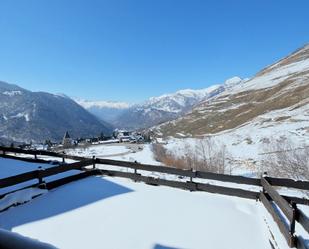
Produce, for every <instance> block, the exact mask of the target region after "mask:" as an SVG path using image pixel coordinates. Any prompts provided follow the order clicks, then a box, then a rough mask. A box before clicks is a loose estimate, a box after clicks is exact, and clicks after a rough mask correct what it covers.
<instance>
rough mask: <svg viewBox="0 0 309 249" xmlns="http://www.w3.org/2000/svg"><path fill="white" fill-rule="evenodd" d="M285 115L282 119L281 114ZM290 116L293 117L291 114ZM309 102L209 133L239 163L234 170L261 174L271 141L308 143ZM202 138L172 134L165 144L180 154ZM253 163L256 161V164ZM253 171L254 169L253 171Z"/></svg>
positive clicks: (238, 172) (196, 144) (234, 165)
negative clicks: (181, 136)
mask: <svg viewBox="0 0 309 249" xmlns="http://www.w3.org/2000/svg"><path fill="white" fill-rule="evenodd" d="M282 117H286V119H283V120H280V118H282ZM289 117H290V118H289ZM308 129H309V105H308V104H307V105H304V106H303V107H301V108H297V109H294V108H293V107H289V108H286V109H281V110H276V111H272V112H269V113H267V114H264V115H260V116H258V117H257V118H255V119H254V120H253V121H251V122H249V123H247V124H244V125H243V126H241V127H237V128H235V129H231V130H227V131H224V132H220V133H217V134H213V135H210V136H211V138H212V139H213V140H214V141H215V143H217V144H220V145H225V146H226V151H227V157H228V158H229V159H232V160H233V161H234V163H235V162H238V163H237V164H233V162H232V165H229V166H231V167H232V168H233V171H232V173H233V174H249V175H250V174H251V173H254V174H259V172H263V168H262V166H263V165H261V164H260V162H261V161H262V160H263V158H264V156H263V154H264V153H265V152H272V151H271V150H270V148H269V147H270V145H272V144H274V143H276V142H278V141H287V142H289V141H291V143H293V145H295V146H296V147H297V148H304V147H307V146H309V132H308ZM198 141H199V139H195V138H184V139H176V138H170V139H169V140H168V144H167V145H165V147H166V148H167V149H168V150H169V151H170V152H172V153H174V154H176V155H178V156H181V155H184V153H185V151H186V146H188V145H189V146H191V147H194V146H198ZM253 164H254V165H253ZM252 171H253V172H252Z"/></svg>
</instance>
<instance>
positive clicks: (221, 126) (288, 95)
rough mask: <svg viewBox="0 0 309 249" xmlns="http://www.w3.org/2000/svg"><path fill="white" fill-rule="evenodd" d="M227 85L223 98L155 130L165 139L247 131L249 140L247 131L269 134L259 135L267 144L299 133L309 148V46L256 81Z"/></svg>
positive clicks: (282, 61)
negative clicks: (273, 138)
mask: <svg viewBox="0 0 309 249" xmlns="http://www.w3.org/2000/svg"><path fill="white" fill-rule="evenodd" d="M225 84H226V85H228V86H229V87H226V90H225V91H223V92H222V93H220V94H218V95H216V96H215V97H213V98H211V99H208V100H206V101H203V102H201V103H199V104H198V105H196V106H195V107H194V108H193V109H192V111H190V112H188V113H187V114H186V115H184V116H182V117H180V118H178V119H176V120H174V121H170V122H167V123H164V124H162V125H160V126H157V127H155V129H154V130H155V131H156V132H157V134H159V135H160V136H165V137H166V136H177V134H178V135H181V136H182V137H184V136H199V135H204V134H219V133H222V132H231V133H233V134H238V133H239V132H240V130H242V132H240V133H241V134H246V135H245V136H249V137H250V134H249V133H248V132H245V131H250V133H251V136H254V134H258V133H260V134H264V135H265V134H266V135H265V136H266V137H265V139H264V137H262V136H256V138H257V139H258V140H261V141H264V140H265V141H266V140H267V139H266V138H267V134H277V133H278V132H276V131H280V132H281V133H280V132H279V133H280V134H281V135H282V136H283V137H284V136H285V135H284V134H285V133H286V132H287V133H290V134H296V137H299V138H301V140H302V141H303V142H305V141H304V138H306V139H307V143H308V141H309V45H306V46H304V47H302V48H301V49H299V50H297V51H295V52H294V53H292V54H290V55H289V56H287V57H285V58H283V59H282V60H280V61H278V62H276V63H275V64H273V65H271V66H268V67H266V68H265V69H263V70H261V71H260V72H259V73H257V74H256V76H255V77H253V78H251V79H247V80H244V81H239V80H237V79H236V78H235V79H233V80H229V81H227V82H226V83H225ZM276 127H277V128H276ZM273 128H274V129H273ZM272 129H273V131H271V130H272ZM238 131H239V132H238ZM279 133H278V134H277V136H278V137H280V136H281V135H280V134H279ZM297 134H298V135H297ZM240 137H241V136H240V135H239V134H238V138H239V139H240ZM285 137H287V136H285ZM244 139H245V138H244ZM306 139H305V140H306ZM230 140H231V139H230ZM235 143H236V142H235ZM253 143H254V141H253Z"/></svg>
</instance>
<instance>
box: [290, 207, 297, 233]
mask: <svg viewBox="0 0 309 249" xmlns="http://www.w3.org/2000/svg"><path fill="white" fill-rule="evenodd" d="M291 206H292V208H293V219H292V222H291V224H290V232H291V235H293V234H294V233H295V220H296V213H297V207H296V203H295V202H294V201H291Z"/></svg>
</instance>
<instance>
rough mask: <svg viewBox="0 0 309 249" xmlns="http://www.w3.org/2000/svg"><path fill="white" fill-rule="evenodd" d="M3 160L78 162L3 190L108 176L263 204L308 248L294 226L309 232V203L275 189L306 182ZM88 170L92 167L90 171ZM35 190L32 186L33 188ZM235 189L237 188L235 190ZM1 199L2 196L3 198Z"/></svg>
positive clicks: (8, 182)
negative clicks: (25, 184)
mask: <svg viewBox="0 0 309 249" xmlns="http://www.w3.org/2000/svg"><path fill="white" fill-rule="evenodd" d="M0 151H2V153H0V157H6V158H13V159H18V160H26V161H27V160H28V161H29V160H30V161H31V162H40V163H41V162H45V163H47V162H49V163H50V161H46V160H43V161H42V159H39V158H38V155H43V156H49V157H55V158H62V162H64V161H65V159H66V158H69V159H73V160H77V161H78V162H74V163H71V164H63V163H62V162H60V163H59V165H57V166H54V167H50V168H47V169H44V170H35V171H30V172H26V173H23V174H20V175H16V176H11V177H8V178H4V179H0V188H5V187H8V186H12V185H16V184H19V183H22V182H27V181H29V180H33V179H37V180H38V182H37V184H35V185H36V186H37V185H38V186H39V187H44V188H47V189H52V188H55V187H58V186H61V185H63V184H66V183H68V182H72V181H75V180H79V179H82V178H84V177H88V176H91V175H108V176H117V177H125V178H129V179H132V180H134V181H141V182H145V183H146V184H150V185H163V186H170V187H175V188H181V189H186V190H190V191H205V192H209V193H217V194H223V195H229V196H237V197H242V198H249V199H256V200H258V199H259V200H260V201H261V202H262V203H263V205H264V206H265V208H266V209H267V210H268V212H269V213H270V214H271V215H272V217H273V219H274V220H275V222H276V223H277V225H278V227H279V229H280V231H281V233H282V234H283V235H284V237H285V238H286V240H287V243H288V245H289V246H290V247H297V248H307V247H306V243H305V242H304V239H303V238H301V237H296V236H295V223H296V222H298V223H300V224H301V225H302V226H303V227H304V229H305V230H306V231H307V232H309V219H308V217H307V216H306V215H305V214H304V213H303V212H302V211H301V210H299V209H298V208H297V205H296V204H305V205H309V200H307V199H305V198H299V197H293V196H284V195H280V194H279V193H278V192H277V191H276V189H275V188H274V186H279V187H287V188H297V189H301V190H309V182H307V181H294V180H292V179H281V178H273V177H262V178H261V179H259V178H249V177H243V176H232V175H224V174H216V173H209V172H202V171H193V170H182V169H176V168H171V167H165V166H156V165H146V164H139V163H136V162H135V163H134V162H126V161H117V160H110V159H101V158H85V157H77V156H71V155H66V154H58V153H55V152H48V151H38V150H22V149H17V148H8V147H0ZM14 154H27V155H32V156H33V158H30V159H29V158H24V157H18V156H16V155H14ZM97 164H100V165H108V168H104V167H103V169H102V167H100V169H98V168H96V165H97ZM89 166H91V167H90V168H89ZM110 166H115V167H116V169H113V170H111V169H110ZM118 167H123V168H126V169H131V170H132V172H124V171H121V170H119V169H118ZM74 169H75V170H76V169H77V170H81V173H79V174H75V175H72V176H68V177H64V178H61V179H58V180H55V181H51V182H45V181H44V178H46V177H49V176H52V175H56V174H59V173H63V172H66V171H69V170H74ZM145 172H157V173H164V174H168V175H175V176H177V177H176V178H173V180H167V179H162V178H160V177H156V178H154V177H152V176H147V175H145ZM199 179H206V180H214V181H218V182H225V183H232V184H233V187H230V186H228V187H227V186H218V185H213V184H208V183H203V182H200V181H199ZM244 185H250V186H256V187H257V188H258V189H260V190H261V191H251V190H247V189H246V188H242V186H244ZM31 186H33V185H31ZM234 186H235V187H234ZM1 197H2V196H1V195H0V198H1Z"/></svg>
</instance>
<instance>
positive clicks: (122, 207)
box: [0, 177, 288, 249]
mask: <svg viewBox="0 0 309 249" xmlns="http://www.w3.org/2000/svg"><path fill="white" fill-rule="evenodd" d="M267 215H268V214H267V213H266V212H265V210H264V209H263V207H262V206H261V204H260V203H259V202H255V201H252V200H246V199H241V198H233V197H226V196H220V195H213V194H208V193H203V192H189V191H184V190H179V189H173V188H169V187H154V186H149V185H146V184H143V183H134V182H132V181H130V180H127V179H120V178H111V177H89V178H87V179H84V180H80V181H76V182H74V183H70V184H67V185H65V186H62V187H59V188H57V189H54V190H52V191H49V192H48V193H46V194H44V195H42V196H40V197H37V198H36V199H34V200H32V201H31V202H29V203H26V204H24V205H21V206H18V207H15V208H11V209H9V210H7V211H5V212H2V213H0V227H1V228H4V229H7V230H11V231H14V232H17V233H20V234H22V235H24V236H28V237H31V238H34V239H38V240H40V241H43V242H47V243H50V244H52V245H54V246H56V247H58V248H72V249H73V248H74V249H79V248H93V249H95V248H134V249H138V248H141V249H142V248H143V249H146V248H151V249H154V248H156V249H158V248H161V249H162V248H229V249H233V248H235V249H236V248H251V249H261V248H263V249H267V248H269V249H271V246H270V243H269V239H270V238H271V235H270V233H269V231H268V225H270V226H273V227H272V232H274V233H275V237H276V239H277V240H278V239H279V240H278V241H277V240H276V242H277V243H279V245H280V248H288V247H287V245H286V243H285V242H284V239H283V237H282V235H281V234H280V233H279V230H278V228H277V227H276V226H275V225H274V224H271V222H270V224H268V225H267V224H266V223H265V221H264V218H265V217H266V216H267ZM270 221H271V220H270ZM248 231H250V232H248Z"/></svg>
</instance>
